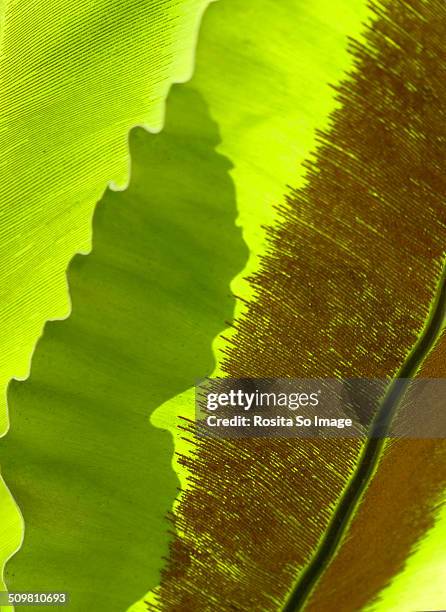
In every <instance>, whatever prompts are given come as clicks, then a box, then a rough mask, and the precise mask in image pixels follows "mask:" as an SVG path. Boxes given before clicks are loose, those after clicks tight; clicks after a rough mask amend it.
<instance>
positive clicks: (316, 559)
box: [282, 262, 446, 612]
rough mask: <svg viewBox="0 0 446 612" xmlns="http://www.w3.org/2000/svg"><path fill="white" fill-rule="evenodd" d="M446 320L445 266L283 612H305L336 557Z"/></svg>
mask: <svg viewBox="0 0 446 612" xmlns="http://www.w3.org/2000/svg"><path fill="white" fill-rule="evenodd" d="M445 316H446V262H445V265H444V266H443V271H442V274H441V277H440V282H439V285H438V288H437V291H436V293H435V297H434V300H433V303H432V306H431V311H430V316H429V318H428V319H427V322H426V325H425V328H424V330H423V332H422V333H421V335H420V337H419V338H418V340H417V342H416V343H415V345H414V347H413V349H412V351H411V352H410V353H409V355H408V356H407V358H406V360H405V361H404V363H403V364H402V366H401V368H400V369H399V371H398V374H397V376H396V378H395V379H394V380H393V381H392V382H391V384H390V385H389V388H388V390H387V393H386V395H385V396H384V398H383V400H382V403H381V407H380V409H379V411H378V414H377V416H376V418H375V420H374V422H373V423H372V425H371V429H370V437H369V439H368V442H367V443H366V444H365V447H364V449H363V451H362V456H361V458H360V460H359V463H358V467H357V469H356V471H355V473H354V475H353V477H352V478H351V479H350V482H349V484H348V485H347V487H346V489H345V491H344V493H343V495H342V498H341V500H340V502H339V504H338V506H337V508H336V511H335V512H334V514H333V517H332V519H331V522H330V524H329V526H328V528H327V530H326V531H325V534H324V536H323V538H322V540H321V542H320V544H319V547H318V549H317V551H316V553H315V555H314V556H313V558H312V560H311V561H310V563H309V564H308V565H307V567H306V568H305V570H304V571H303V573H302V575H301V576H300V578H299V580H298V581H297V583H296V584H295V586H294V587H293V590H292V591H291V593H290V595H289V597H288V600H287V601H286V603H285V605H284V606H283V608H282V612H297V611H298V610H301V609H302V608H303V606H304V605H305V603H306V601H307V599H308V597H309V595H310V594H311V592H312V591H313V588H314V587H315V586H316V583H317V581H318V580H319V578H320V577H321V576H322V574H323V572H324V569H325V568H326V567H327V564H328V563H329V561H330V560H331V559H332V558H333V557H334V555H335V553H336V549H337V546H338V544H339V542H340V540H341V538H342V536H343V535H344V532H345V531H346V528H347V527H348V524H349V521H350V519H351V517H352V516H353V514H354V512H355V509H356V507H357V505H358V503H359V500H360V498H361V496H362V493H363V491H364V490H365V488H366V487H367V484H368V483H369V481H370V480H371V477H372V475H373V472H374V469H375V467H376V465H377V462H378V460H379V457H380V453H381V450H382V447H383V445H384V442H385V434H386V432H388V431H389V427H390V425H391V422H392V418H393V416H394V414H395V410H396V408H397V407H398V404H399V402H400V400H401V399H402V396H403V394H404V392H405V390H406V389H407V385H408V384H409V379H410V378H412V377H413V376H414V374H415V373H416V372H417V370H418V369H419V367H420V365H421V364H422V363H423V361H424V359H425V357H426V356H427V354H428V353H429V352H430V350H431V349H432V347H433V346H434V344H435V342H436V340H437V339H438V337H439V335H440V333H441V331H442V328H443V323H444V319H445Z"/></svg>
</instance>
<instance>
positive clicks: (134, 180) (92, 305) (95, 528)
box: [1, 86, 247, 612]
mask: <svg viewBox="0 0 446 612" xmlns="http://www.w3.org/2000/svg"><path fill="white" fill-rule="evenodd" d="M218 144H219V134H218V129H217V126H216V124H215V123H214V122H213V121H212V120H211V119H210V117H209V114H208V110H207V107H206V105H205V103H204V101H203V99H202V98H201V96H200V94H198V93H197V92H195V91H194V90H193V89H191V88H190V87H187V86H178V87H176V88H175V89H174V90H172V92H171V95H170V97H169V103H168V110H167V121H166V126H165V129H164V131H163V132H162V133H161V134H158V135H151V134H149V133H147V132H146V131H145V130H144V129H142V128H136V129H134V130H132V132H131V135H130V150H131V156H132V174H131V181H130V185H129V187H128V188H127V189H126V190H125V191H121V192H114V191H111V190H107V192H106V193H105V195H104V197H103V198H102V200H101V202H100V203H99V205H98V208H97V210H96V213H95V217H94V225H93V229H94V241H93V251H92V254H91V255H89V256H87V257H84V256H77V257H76V258H75V260H74V261H73V263H72V264H71V266H70V269H69V273H68V280H69V284H70V288H71V296H72V314H71V316H70V317H69V318H68V319H67V320H65V321H62V322H52V323H49V324H47V327H46V329H45V333H44V335H43V337H42V339H41V340H40V342H39V343H38V346H37V348H36V351H35V355H34V360H33V367H32V374H31V377H30V379H29V380H28V381H26V382H24V383H23V382H20V383H18V382H14V383H12V384H11V387H10V392H9V402H10V406H11V415H12V421H11V430H10V432H9V433H8V436H7V437H6V438H5V440H4V441H3V443H2V455H1V459H2V465H3V474H4V477H5V480H6V482H7V483H8V484H9V485H10V486H11V489H12V493H13V495H14V497H15V499H16V501H17V503H18V505H19V507H20V509H21V512H22V513H23V516H24V521H25V539H24V543H23V546H22V548H21V550H20V551H19V552H18V553H17V555H16V556H14V557H13V558H12V560H11V561H10V562H9V563H8V566H7V572H6V582H7V585H8V588H9V589H10V590H14V591H17V590H18V591H33V590H36V591H45V590H56V591H59V590H62V591H68V592H69V593H70V601H71V603H70V610H73V611H79V612H83V611H84V610H93V609H94V610H98V611H100V610H110V609H113V610H124V609H126V608H127V607H128V606H129V605H130V604H132V603H133V602H134V601H136V600H137V599H138V598H140V597H142V596H143V595H144V593H145V592H146V591H147V590H148V589H149V588H151V587H153V586H155V585H156V584H157V582H158V580H159V567H160V563H161V561H160V559H161V556H162V555H163V554H166V551H167V529H168V523H167V521H166V520H165V517H166V514H167V512H168V511H169V510H170V508H171V506H172V503H173V500H174V498H175V495H176V487H177V480H176V478H175V475H174V473H173V472H172V469H171V465H170V463H171V457H172V441H171V437H170V435H169V434H168V433H167V432H161V431H160V430H159V429H156V428H154V427H153V426H151V425H150V423H149V416H150V412H151V411H152V410H153V409H154V408H155V407H156V406H158V405H159V404H160V403H162V402H164V401H166V400H167V399H168V398H170V397H172V396H174V395H176V394H178V393H180V392H181V391H183V390H184V389H186V388H188V387H189V386H190V385H191V382H192V381H193V380H194V379H195V378H196V377H203V376H207V375H209V374H210V373H211V372H212V369H213V368H214V365H215V362H214V357H213V354H212V351H211V341H212V339H213V338H214V337H215V335H216V334H217V333H218V332H219V331H220V330H221V329H222V328H224V326H225V324H226V323H225V322H226V321H227V320H230V319H231V316H232V311H233V306H234V298H233V296H232V295H231V293H230V291H229V282H230V280H231V278H232V277H233V276H234V275H235V274H236V273H237V272H238V271H239V270H240V269H241V268H242V267H243V265H244V263H245V261H246V257H247V250H246V247H245V245H244V243H243V241H242V238H241V232H240V229H239V228H237V227H236V226H235V218H236V200H235V191H234V185H233V183H232V180H231V179H230V176H229V170H230V169H231V164H230V163H229V162H228V160H227V159H226V158H225V157H223V156H222V155H220V154H219V153H216V151H215V148H216V146H217V145H218ZM23 609H24V610H26V609H28V607H27V606H25V607H24V608H23ZM49 609H56V608H55V607H53V606H50V607H49Z"/></svg>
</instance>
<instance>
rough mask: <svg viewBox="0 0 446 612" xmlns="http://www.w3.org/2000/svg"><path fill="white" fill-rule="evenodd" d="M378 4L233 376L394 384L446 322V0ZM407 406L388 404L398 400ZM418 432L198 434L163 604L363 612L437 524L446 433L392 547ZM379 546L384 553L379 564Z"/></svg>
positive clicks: (234, 350) (272, 249)
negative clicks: (379, 437) (393, 442)
mask: <svg viewBox="0 0 446 612" xmlns="http://www.w3.org/2000/svg"><path fill="white" fill-rule="evenodd" d="M374 10H375V12H376V19H375V22H374V24H373V27H372V28H370V29H369V30H368V32H367V35H366V44H361V43H354V44H352V47H351V52H352V54H353V56H354V60H355V70H354V72H353V73H352V74H351V75H350V76H348V78H346V79H345V80H344V81H343V83H342V84H341V86H340V87H339V88H338V99H339V101H340V102H342V104H343V106H342V108H341V109H339V110H337V111H335V112H334V113H333V114H332V117H331V127H330V129H329V130H325V131H324V132H320V133H319V135H318V140H319V146H318V150H317V153H316V155H315V156H314V157H313V158H311V159H310V160H309V161H308V162H307V163H306V168H307V176H306V179H307V182H306V184H305V185H304V186H300V187H299V188H296V189H294V190H292V191H290V192H289V193H288V194H287V197H286V199H285V201H284V202H283V203H282V204H281V205H280V208H279V212H280V224H279V225H278V226H277V227H275V228H273V229H270V231H269V248H268V252H267V254H266V255H265V256H264V258H263V260H262V265H261V268H260V270H259V271H258V272H257V273H256V274H254V275H253V277H252V279H251V282H252V286H253V291H254V295H255V299H253V300H252V301H251V303H250V304H249V307H248V309H247V312H246V314H245V315H244V316H242V317H241V318H240V319H239V321H238V322H237V325H236V329H237V331H236V333H235V335H234V336H233V338H232V342H233V344H232V345H231V347H230V349H229V351H228V358H227V360H226V363H225V364H224V371H225V372H226V373H227V374H228V375H229V376H232V377H238V378H246V377H248V378H249V377H253V378H256V377H260V378H262V377H263V378H268V377H293V378H311V377H345V378H352V377H357V378H381V379H389V381H390V380H391V379H392V378H393V377H395V376H401V377H404V376H412V375H414V373H415V372H416V371H417V369H418V368H419V367H420V365H421V364H422V362H423V360H424V359H425V357H426V355H427V354H428V352H429V351H430V349H431V348H432V346H433V343H434V342H435V340H436V338H437V337H438V334H439V331H440V328H441V324H442V319H443V318H444V314H445V293H446V290H445V285H444V273H443V267H444V253H445V249H444V245H445V239H446V209H445V207H444V194H445V179H444V143H445V142H446V132H445V125H444V121H443V109H444V106H445V103H446V99H445V98H446V90H445V87H444V77H445V74H444V72H445V70H444V66H445V59H446V57H445V50H444V36H443V33H444V28H445V24H446V13H445V11H444V7H443V5H442V4H441V3H440V2H431V3H426V2H423V1H422V0H412V1H411V2H410V3H406V2H399V1H396V0H395V1H394V2H392V1H389V2H386V3H384V6H381V5H380V6H379V7H378V6H375V8H374ZM440 373H441V375H443V376H444V374H445V372H444V369H443V370H441V371H440ZM398 399H399V398H398ZM395 407H396V406H395V402H394V401H392V402H389V401H388V400H386V401H385V402H384V403H378V404H371V408H373V409H375V410H376V411H378V412H382V413H386V411H387V410H388V409H390V410H393V409H394V408H395ZM193 431H194V430H193V427H191V433H192V432H193ZM401 446H402V447H403V448H401V447H400V448H399V449H393V448H392V447H391V446H389V445H385V444H381V442H380V443H377V442H376V439H375V441H374V440H373V439H370V440H358V439H357V440H349V439H344V440H330V439H325V440H324V439H315V440H289V439H288V440H280V439H265V438H261V439H259V440H256V439H239V440H230V441H226V442H222V440H213V439H208V438H206V439H203V438H200V439H196V441H195V447H194V452H193V453H192V454H191V455H189V456H188V457H185V458H183V459H182V463H183V464H184V466H185V467H186V468H187V469H189V470H190V471H191V472H192V473H193V474H194V482H193V486H192V487H191V488H190V490H188V491H186V493H185V494H184V496H182V497H181V498H180V502H179V505H178V507H177V523H178V524H179V525H181V534H179V535H177V538H176V540H175V541H174V542H173V544H172V548H171V557H170V561H169V564H168V566H167V568H166V570H165V572H164V576H163V580H162V582H161V586H160V588H159V589H158V590H157V596H158V601H157V607H156V609H157V610H172V609H192V610H206V609H209V608H212V606H214V605H215V602H224V606H225V607H226V608H227V609H237V610H278V609H282V610H286V611H291V610H298V609H303V608H305V609H308V610H315V611H318V612H319V611H321V610H333V609H342V610H345V611H346V612H347V611H349V610H352V611H353V610H359V609H362V608H363V607H364V606H365V605H367V604H370V603H371V602H372V601H373V599H374V598H375V597H376V596H377V595H378V594H379V592H380V590H381V589H382V588H383V587H384V586H386V585H387V584H388V582H389V581H391V580H392V579H393V577H394V576H395V575H396V574H397V573H398V571H400V569H401V567H402V565H403V564H404V562H405V560H406V559H407V557H408V556H409V554H410V553H411V550H412V548H413V546H415V545H416V544H417V542H418V541H419V539H420V537H421V536H422V535H423V534H424V533H425V531H426V529H428V528H429V526H430V525H432V524H433V522H434V520H435V517H436V513H437V511H438V503H439V500H440V499H441V495H442V493H443V491H444V486H445V483H446V471H445V467H444V466H445V462H444V443H443V441H439V442H437V443H436V444H435V443H432V445H431V447H430V452H427V457H429V458H430V459H431V460H432V461H433V462H434V465H435V467H436V469H432V470H429V473H427V472H426V471H425V469H424V463H425V461H426V445H424V444H419V445H415V446H414V448H413V452H414V453H415V456H417V457H419V458H420V459H422V458H424V461H414V462H411V465H412V467H413V470H412V474H411V479H413V480H411V481H410V482H409V484H408V485H407V486H409V487H410V489H411V491H412V493H413V494H412V495H410V496H409V498H407V496H403V497H402V498H401V504H402V508H401V507H399V508H398V512H399V516H401V515H402V511H403V510H404V509H406V511H407V512H408V513H409V515H410V514H412V517H413V519H412V521H407V522H406V523H404V522H400V523H399V524H398V531H397V532H395V534H393V533H392V536H393V535H394V538H395V541H394V542H392V544H391V545H388V543H387V538H388V536H389V534H388V533H387V532H386V531H383V530H382V527H381V525H380V523H381V520H382V519H381V516H380V512H381V511H382V512H384V514H385V513H386V510H385V508H384V509H383V508H382V507H381V506H380V505H379V504H377V505H374V504H373V506H372V507H371V506H370V503H368V504H367V501H366V498H365V497H363V493H364V489H367V494H370V495H372V499H373V489H374V495H375V497H376V495H377V493H376V491H378V492H379V493H380V495H381V500H383V499H384V498H385V496H386V495H387V496H391V495H393V494H394V492H395V490H396V487H395V485H393V486H392V485H391V482H394V481H395V476H396V475H398V477H401V478H403V479H404V478H405V477H407V471H405V470H403V469H401V471H399V472H397V473H395V472H394V478H393V480H392V479H391V478H389V471H388V470H389V468H391V467H392V466H393V462H394V461H395V460H396V458H397V457H398V459H399V460H400V461H401V457H402V456H404V455H403V451H404V445H401ZM427 449H428V451H429V445H427ZM398 450H399V452H398ZM406 450H407V449H406ZM431 455H432V457H431ZM380 468H381V469H380ZM386 470H387V471H386ZM424 477H427V481H426V483H423V486H422V487H421V489H419V488H417V482H419V481H420V480H422V479H423V478H424ZM403 482H405V481H404V480H403ZM390 487H392V488H390ZM418 490H422V492H423V496H422V497H421V498H419V496H418V495H417V491H418ZM402 491H403V487H400V492H402ZM361 502H363V505H361ZM389 505H390V506H391V503H390V502H389ZM367 507H368V520H367V521H365V522H364V520H362V521H361V513H362V512H367ZM395 514H396V512H395ZM420 517H421V518H420ZM353 520H357V521H358V524H362V533H363V535H364V530H365V529H367V531H366V532H365V537H363V538H362V539H361V540H359V538H358V533H359V530H358V529H356V533H354V532H353V523H352V521H353ZM383 523H384V524H385V525H387V526H388V525H389V524H392V523H391V522H390V523H389V522H388V521H387V520H383ZM350 527H351V528H352V531H351V532H350V531H349V529H350ZM386 536H387V537H386ZM359 541H360V542H361V546H360V547H359V548H358V547H357V548H356V549H355V542H356V544H358V542H359ZM349 542H350V544H349ZM344 546H345V547H346V548H343V547H344ZM346 551H347V552H346ZM348 551H349V552H348ZM352 551H355V555H354V556H352ZM342 555H344V564H342V563H340V561H339V560H340V559H341V558H342ZM370 557H372V558H373V559H374V563H370V566H369V565H367V563H365V564H364V559H369V558H370ZM345 560H349V561H350V565H349V564H348V563H347V564H346V562H345ZM335 567H337V571H336V570H335V569H333V568H335ZM341 567H342V568H343V570H341V569H340V568H341ZM368 568H369V569H370V572H367V571H366V570H367V569H368ZM330 572H331V573H330ZM338 606H339V607H338Z"/></svg>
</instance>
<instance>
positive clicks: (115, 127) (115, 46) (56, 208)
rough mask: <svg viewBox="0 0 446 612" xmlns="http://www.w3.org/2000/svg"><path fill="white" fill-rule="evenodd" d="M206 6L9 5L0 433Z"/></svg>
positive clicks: (110, 0) (42, 0) (0, 115)
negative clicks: (14, 384)
mask: <svg viewBox="0 0 446 612" xmlns="http://www.w3.org/2000/svg"><path fill="white" fill-rule="evenodd" d="M206 5H207V0H181V1H178V0H166V1H163V2H159V1H157V0H132V1H124V0H85V1H84V2H80V3H79V2H78V3H75V4H73V2H72V1H71V0H55V1H54V2H47V1H46V0H37V1H35V2H34V1H33V2H31V3H30V2H26V1H21V0H6V3H5V6H4V11H2V12H3V24H2V26H1V39H0V44H1V53H0V82H1V87H0V109H1V110H0V123H1V129H0V152H1V153H0V155H1V157H0V166H1V173H0V194H1V198H0V215H1V225H0V287H1V291H2V296H1V297H2V309H1V313H0V327H1V329H2V334H1V340H0V396H1V401H0V433H4V432H5V430H6V428H7V414H6V405H5V394H4V390H5V388H6V385H7V383H8V381H9V380H10V379H11V378H12V377H16V378H24V377H26V376H27V374H28V371H29V360H30V354H31V351H32V349H33V347H34V344H35V342H36V340H37V338H38V336H39V335H40V333H41V331H42V328H43V325H44V323H45V321H46V320H48V319H56V318H62V317H65V316H66V315H67V313H68V310H69V304H68V291H67V286H66V279H65V272H66V268H67V265H68V262H69V261H70V259H71V258H72V257H73V255H74V254H75V253H76V252H87V251H88V250H89V248H90V240H91V216H92V213H93V209H94V206H95V204H96V202H97V201H98V199H99V198H100V197H101V194H102V193H103V191H104V189H105V187H106V186H107V184H108V183H109V182H113V183H114V184H119V185H123V184H125V182H126V181H127V179H128V176H127V174H128V150H127V135H128V131H129V129H130V128H131V127H133V126H134V125H137V124H145V125H147V126H149V127H150V129H152V130H157V129H159V128H160V127H161V124H162V117H163V110H164V109H163V105H164V99H165V96H166V93H167V89H168V87H169V86H170V84H171V83H172V81H182V80H186V79H187V78H189V77H190V73H191V63H192V61H191V60H192V53H193V48H194V43H195V37H196V32H197V25H198V21H199V18H200V17H201V13H202V11H203V9H204V7H205V6H206Z"/></svg>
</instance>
